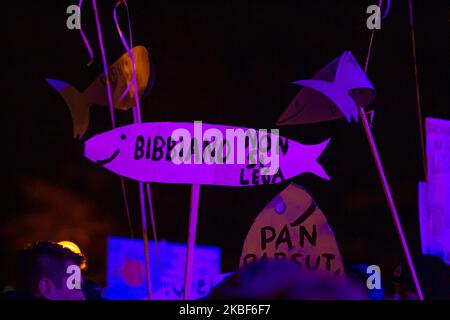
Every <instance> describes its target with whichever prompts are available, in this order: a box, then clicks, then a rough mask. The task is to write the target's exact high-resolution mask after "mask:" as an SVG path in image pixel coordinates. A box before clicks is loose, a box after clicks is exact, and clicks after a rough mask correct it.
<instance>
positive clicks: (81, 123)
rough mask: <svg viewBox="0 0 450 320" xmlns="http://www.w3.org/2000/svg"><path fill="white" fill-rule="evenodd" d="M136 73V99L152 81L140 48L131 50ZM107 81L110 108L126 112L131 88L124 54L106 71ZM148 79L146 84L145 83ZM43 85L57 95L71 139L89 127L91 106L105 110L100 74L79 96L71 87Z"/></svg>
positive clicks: (106, 103)
mask: <svg viewBox="0 0 450 320" xmlns="http://www.w3.org/2000/svg"><path fill="white" fill-rule="evenodd" d="M132 51H133V57H134V64H135V69H136V81H137V90H138V95H139V98H142V96H144V95H145V94H148V93H149V91H150V89H151V86H152V85H153V79H154V70H153V69H154V68H153V67H152V68H151V70H150V66H151V63H150V57H149V54H148V51H147V49H146V48H145V47H143V46H137V47H134V48H133V49H132ZM108 73H109V80H110V83H111V90H112V100H113V101H112V104H113V107H114V108H115V109H118V110H129V109H131V108H133V107H134V106H135V99H134V92H135V90H136V88H135V86H134V85H130V84H131V81H132V78H133V73H132V67H131V58H130V56H129V55H128V53H125V54H123V55H122V56H121V57H120V58H119V59H117V60H116V61H115V62H114V63H113V64H111V65H110V66H109V67H108ZM149 79H150V81H149ZM46 81H47V82H48V83H49V84H50V85H51V86H52V87H53V88H54V89H55V90H56V91H58V92H59V94H61V96H62V97H63V99H64V101H65V102H66V104H67V106H68V107H69V110H70V114H71V116H72V121H73V135H74V138H81V137H82V136H83V135H84V134H85V133H86V131H87V129H88V127H89V109H90V107H91V106H92V105H100V106H109V101H108V96H107V94H106V92H107V91H106V81H105V75H104V73H102V74H100V75H99V76H98V77H97V78H96V79H95V80H94V82H92V83H91V84H90V85H89V87H88V88H87V89H86V90H84V91H83V92H80V91H79V90H78V89H76V88H75V87H74V86H72V85H70V84H68V83H66V82H64V81H61V80H56V79H46Z"/></svg>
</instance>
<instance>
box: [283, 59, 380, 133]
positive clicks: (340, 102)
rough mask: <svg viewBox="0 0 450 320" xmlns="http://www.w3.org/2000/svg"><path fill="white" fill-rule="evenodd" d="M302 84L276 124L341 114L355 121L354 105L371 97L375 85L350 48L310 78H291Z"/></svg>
mask: <svg viewBox="0 0 450 320" xmlns="http://www.w3.org/2000/svg"><path fill="white" fill-rule="evenodd" d="M294 83H295V84H298V85H302V86H304V88H302V89H301V90H300V92H299V93H298V94H297V95H296V96H295V98H294V100H293V101H292V102H291V103H290V104H289V106H288V107H287V109H286V110H285V111H284V113H283V114H282V115H281V117H280V118H279V119H278V120H277V125H279V126H285V125H295V124H308V123H317V122H324V121H330V120H335V119H339V118H341V117H345V119H347V121H348V122H350V121H351V118H353V119H355V121H356V122H357V121H358V107H366V106H367V105H369V104H370V103H371V102H372V101H373V100H374V99H375V89H374V87H373V86H372V84H371V83H370V81H369V79H367V77H366V74H365V73H364V71H363V70H362V69H361V67H360V66H359V64H358V62H357V61H356V60H355V58H354V57H353V55H352V53H351V52H350V51H345V52H344V53H343V54H342V55H341V56H339V57H337V58H336V59H334V60H333V61H331V62H330V63H329V64H327V65H326V66H325V67H324V68H323V69H322V70H320V71H319V72H318V73H317V74H316V75H315V76H314V77H313V78H312V80H300V81H296V82H294Z"/></svg>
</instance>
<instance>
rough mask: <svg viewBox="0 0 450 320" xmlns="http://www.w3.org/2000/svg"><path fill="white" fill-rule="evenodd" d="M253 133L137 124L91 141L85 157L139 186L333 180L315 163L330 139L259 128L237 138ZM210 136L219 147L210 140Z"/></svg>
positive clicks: (171, 124)
mask: <svg viewBox="0 0 450 320" xmlns="http://www.w3.org/2000/svg"><path fill="white" fill-rule="evenodd" d="M252 130H253V129H247V128H240V127H232V126H224V125H212V124H207V123H200V125H199V122H196V123H186V122H146V123H135V124H131V125H128V126H123V127H118V128H116V129H113V130H111V131H107V132H104V133H101V134H98V135H95V136H93V137H91V138H90V139H88V140H87V141H86V142H85V145H84V155H85V157H86V158H88V159H89V160H91V161H92V162H94V163H97V164H99V165H101V166H103V167H105V168H106V169H108V170H110V171H112V172H115V173H117V174H119V175H120V176H123V177H127V178H130V179H134V180H137V181H140V182H160V183H182V184H203V185H220V186H234V187H249V186H256V185H269V184H275V183H280V182H283V181H285V180H287V179H289V178H292V177H294V176H297V175H299V174H302V173H305V172H310V173H314V174H315V175H317V176H319V177H321V178H323V179H327V180H328V179H329V177H328V175H327V173H326V172H325V170H324V169H323V167H322V166H321V165H320V164H319V163H318V162H317V158H318V157H319V156H320V154H321V153H322V152H323V150H324V149H325V148H326V146H327V144H328V142H329V139H328V140H325V141H323V142H322V143H319V144H315V145H303V144H301V143H299V142H296V141H293V140H289V139H287V138H284V137H280V136H278V135H272V134H270V133H267V132H266V133H265V135H264V134H263V133H261V134H259V136H258V135H257V134H258V132H257V131H256V130H254V131H253V132H254V135H253V137H252V138H251V139H249V140H245V139H244V138H236V136H233V134H234V133H239V132H241V133H243V132H252ZM176 131H182V132H184V133H185V135H183V136H182V137H181V138H182V139H181V138H179V137H174V135H173V134H174V133H175V132H176ZM212 133H213V134H214V141H218V143H214V142H211V143H210V142H209V141H213V140H212V139H210V138H207V137H208V136H209V135H210V134H212ZM246 141H247V142H248V141H250V142H249V143H246ZM263 141H264V143H263ZM269 141H270V142H269ZM269 143H270V147H268V144H269ZM182 144H184V146H185V148H181V147H180V146H181V145H182ZM272 155H273V156H272ZM251 159H253V160H254V162H253V164H252V163H250V161H251ZM261 159H262V160H264V159H265V160H270V161H262V160H261ZM175 160H177V161H175ZM272 165H273V166H272ZM271 167H272V169H273V171H269V172H268V170H270V168H271ZM268 173H270V174H268Z"/></svg>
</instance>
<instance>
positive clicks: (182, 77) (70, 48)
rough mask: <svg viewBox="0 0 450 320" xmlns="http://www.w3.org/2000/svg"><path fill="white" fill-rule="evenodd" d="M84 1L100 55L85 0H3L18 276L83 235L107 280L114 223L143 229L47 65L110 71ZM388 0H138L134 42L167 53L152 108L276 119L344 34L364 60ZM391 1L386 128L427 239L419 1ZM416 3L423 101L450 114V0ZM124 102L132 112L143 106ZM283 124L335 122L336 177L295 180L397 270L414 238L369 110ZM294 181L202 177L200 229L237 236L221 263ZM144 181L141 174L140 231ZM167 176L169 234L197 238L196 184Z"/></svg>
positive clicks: (87, 77) (152, 111) (8, 216)
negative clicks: (28, 260)
mask: <svg viewBox="0 0 450 320" xmlns="http://www.w3.org/2000/svg"><path fill="white" fill-rule="evenodd" d="M85 2H86V3H85V6H84V7H83V14H82V17H83V19H82V22H83V27H84V30H85V32H86V35H87V36H88V38H89V39H90V42H91V45H92V46H93V48H94V51H95V60H94V63H93V64H92V66H91V67H87V66H86V64H87V62H88V60H89V56H88V54H87V50H86V49H85V47H84V45H83V43H82V41H81V37H80V34H79V32H78V31H76V30H68V29H67V28H66V19H67V17H68V14H66V8H67V6H68V5H71V4H76V3H75V1H73V0H71V1H29V2H26V1H8V2H6V3H5V4H3V5H2V6H3V7H4V8H3V12H2V13H3V14H2V20H3V23H5V26H4V27H3V30H6V35H5V36H4V37H2V39H1V41H2V52H3V59H2V66H1V70H2V72H1V77H2V80H1V83H2V93H3V94H2V99H1V100H2V107H1V114H2V129H3V130H4V132H3V135H2V138H3V139H2V158H3V160H4V161H3V166H2V169H3V170H2V171H3V174H2V177H3V179H2V189H3V192H2V195H3V200H2V206H1V208H2V209H1V214H0V248H1V251H0V255H1V256H0V259H1V261H2V262H1V270H0V271H1V273H0V285H1V286H3V285H6V284H9V283H11V281H12V275H13V257H14V254H15V252H16V251H17V250H18V249H20V248H21V247H23V246H24V245H25V244H26V243H27V242H30V241H35V240H38V239H50V240H55V241H59V240H71V241H74V242H76V243H77V244H78V245H80V247H81V249H82V250H83V251H84V252H85V253H86V254H87V256H88V259H89V268H88V271H87V274H88V276H90V277H91V278H94V279H95V280H97V281H100V282H101V283H104V282H105V274H106V272H105V270H106V238H107V236H108V235H119V236H129V231H128V227H127V220H126V216H125V213H124V207H123V202H122V197H121V189H120V180H119V178H118V177H117V176H116V175H114V174H113V173H111V172H108V171H106V170H104V169H103V168H101V167H99V166H94V165H92V164H91V163H90V162H88V160H86V159H84V158H83V156H82V143H81V142H79V141H74V140H73V139H72V124H71V118H70V114H69V111H68V108H67V107H66V105H65V103H64V101H63V100H62V98H61V97H60V96H59V94H57V93H56V92H55V91H54V90H53V89H52V88H51V87H50V86H49V85H48V84H47V83H46V82H45V81H44V77H51V78H55V79H61V80H63V81H67V82H69V83H71V84H72V85H74V86H75V87H77V88H78V89H80V90H84V89H85V88H87V87H88V85H89V84H90V83H91V82H92V81H94V79H95V78H96V77H97V76H98V75H99V74H100V73H101V72H102V67H101V58H100V52H99V50H98V43H97V40H96V39H97V35H96V30H95V24H94V16H93V11H92V7H91V4H90V1H85ZM377 2H378V1H318V0H316V1H289V2H281V1H231V2H230V1H222V2H210V1H143V0H142V1H137V0H134V1H133V0H130V1H128V3H129V6H130V10H131V12H130V14H131V19H132V24H133V37H134V44H135V45H145V46H146V47H147V48H148V49H149V50H150V51H151V53H152V59H153V63H154V65H155V69H156V81H155V86H154V88H153V91H152V93H151V95H150V96H148V97H145V98H144V99H143V100H142V108H143V119H144V120H145V121H186V122H191V121H194V120H202V121H203V122H208V123H217V124H228V125H235V126H244V127H254V128H268V129H270V128H275V124H274V123H275V121H276V120H277V119H278V117H279V116H280V115H281V113H282V112H283V110H284V109H285V108H286V107H287V105H288V104H289V102H290V101H291V99H292V98H293V97H294V96H295V94H296V93H297V92H298V90H299V87H298V86H296V85H292V84H291V82H293V81H295V80H299V79H307V78H310V77H312V76H313V74H314V73H315V72H317V71H318V70H319V69H320V68H321V67H322V66H324V65H325V64H326V63H328V62H329V61H330V60H332V59H333V58H335V57H337V56H338V55H340V54H341V53H342V52H343V51H344V50H351V51H352V52H353V54H354V55H355V57H356V59H357V60H358V61H359V62H360V64H361V65H363V63H364V59H365V56H366V52H367V47H368V44H369V37H370V31H369V30H368V29H367V28H366V19H367V17H368V15H367V14H366V8H367V6H368V5H370V4H377ZM392 2H393V3H392V6H391V10H390V13H389V16H388V17H387V19H385V20H383V21H382V29H381V30H379V31H377V33H376V37H375V43H374V50H373V57H372V59H371V61H370V65H369V71H368V76H369V78H370V79H371V81H372V83H373V85H374V86H375V88H376V89H377V91H378V96H377V99H376V101H375V103H374V104H373V105H372V107H374V109H375V118H374V123H373V134H374V136H375V139H376V142H377V145H378V148H379V151H380V155H381V158H382V161H383V164H384V168H385V171H386V174H387V177H388V180H389V182H390V185H391V187H392V193H393V196H394V200H395V201H396V205H397V209H398V212H399V215H400V219H401V221H402V223H403V227H404V230H405V233H406V238H407V241H408V243H409V245H410V247H411V249H412V251H413V252H418V251H419V250H420V239H419V226H418V213H417V183H418V181H419V180H421V179H423V177H422V175H423V173H422V172H423V168H422V162H421V158H420V143H419V131H418V119H417V112H416V102H415V88H414V77H413V69H412V51H411V39H410V33H409V32H410V31H409V20H408V6H407V1H392ZM113 5H114V1H112V0H110V1H101V0H99V1H98V7H99V11H100V19H101V23H102V29H103V33H104V38H105V46H106V53H107V56H108V60H109V62H110V63H111V62H113V61H114V60H115V59H117V58H118V57H119V56H120V55H121V54H123V53H124V49H123V47H122V45H121V43H120V40H119V37H118V35H117V32H116V30H115V27H114V24H113V15H112V9H113ZM414 5H415V7H414V12H415V27H416V40H417V50H418V65H419V73H420V83H421V89H422V90H421V94H422V104H423V113H424V116H433V117H440V118H446V119H450V110H449V103H448V85H449V82H448V56H449V55H448V53H449V52H448V39H449V38H448V26H449V24H448V22H449V11H448V7H447V5H446V4H444V2H438V1H433V2H429V1H414ZM122 18H123V17H122ZM121 21H122V23H123V22H124V21H125V20H121ZM116 117H117V118H118V121H119V123H123V124H125V123H129V122H130V121H131V113H130V112H119V111H117V112H116ZM109 120H110V119H109V110H108V108H106V107H100V106H94V107H93V108H92V109H91V121H90V127H89V131H88V133H87V134H86V137H90V136H92V135H93V134H95V133H99V132H103V131H107V130H109V129H110V122H109ZM280 134H281V135H282V136H284V137H288V138H290V139H294V140H297V141H300V142H302V143H317V142H320V141H322V140H324V139H325V138H327V137H332V140H331V143H330V144H329V147H328V148H327V149H326V151H325V152H324V154H323V156H322V157H321V159H320V161H321V163H322V164H323V166H324V168H325V169H326V171H327V172H328V174H329V176H330V177H331V181H324V180H321V179H320V178H318V177H316V176H312V175H309V174H305V175H302V176H300V177H297V178H295V179H294V181H295V182H297V183H299V184H302V185H303V186H304V187H306V189H307V190H308V191H309V192H310V193H311V195H312V196H313V197H314V198H315V199H316V201H317V202H318V203H319V206H320V207H321V208H322V210H323V211H324V212H325V214H326V216H327V218H328V220H329V223H330V225H331V227H332V228H333V230H334V232H335V235H336V238H337V241H338V243H339V246H340V249H341V253H342V255H343V259H344V261H345V262H346V263H347V264H350V263H369V264H378V265H380V266H381V270H382V272H384V273H383V274H384V275H386V274H388V273H390V272H391V269H392V268H393V267H394V266H395V265H397V264H398V263H400V262H401V259H402V253H401V250H400V245H399V241H398V239H397V237H396V233H395V229H394V225H393V221H392V218H391V217H390V213H389V211H388V208H387V205H386V201H385V198H384V195H383V191H382V189H381V185H380V183H379V180H378V177H377V173H376V170H375V166H374V162H373V160H372V158H371V154H370V151H369V148H368V144H367V142H366V140H365V137H364V133H363V129H362V126H361V124H355V123H352V124H350V125H349V124H347V123H346V122H345V120H339V121H334V122H330V123H323V124H319V125H308V126H295V127H289V128H285V127H282V128H281V130H280ZM287 184H288V182H286V183H284V184H278V185H274V186H270V187H255V188H224V187H213V186H202V188H201V198H200V211H199V221H198V232H197V242H198V243H199V244H208V245H215V246H220V247H221V248H222V250H223V263H222V271H224V272H229V271H232V270H235V269H236V268H237V266H238V261H239V256H240V252H241V248H242V244H243V241H244V238H245V236H246V233H247V231H248V230H249V228H250V226H251V224H252V221H253V219H254V218H255V217H256V216H257V214H258V212H259V211H260V210H262V209H263V208H264V207H265V205H266V204H267V203H268V202H269V201H270V200H271V199H272V198H273V197H274V196H275V195H276V194H277V193H279V192H280V191H281V190H282V189H284V188H285V187H286V186H287ZM136 185H137V184H136V183H135V182H132V181H127V187H128V190H129V199H130V202H131V209H132V220H133V225H134V231H135V233H136V234H140V231H139V230H140V218H139V207H138V197H137V192H136V191H137V190H136V189H137V188H136ZM152 187H153V202H154V207H155V212H156V221H157V227H158V232H159V236H160V238H164V239H166V240H168V241H176V242H184V241H186V239H187V221H188V210H189V194H190V193H189V186H185V185H164V184H152Z"/></svg>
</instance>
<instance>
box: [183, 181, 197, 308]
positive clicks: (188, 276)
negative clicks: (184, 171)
mask: <svg viewBox="0 0 450 320" xmlns="http://www.w3.org/2000/svg"><path fill="white" fill-rule="evenodd" d="M199 198H200V185H198V184H193V185H192V188H191V208H190V212H189V233H188V243H187V250H186V264H185V269H184V288H183V299H184V300H190V299H191V290H192V275H193V272H194V270H193V267H194V252H195V236H196V233H197V216H198V202H199Z"/></svg>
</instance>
